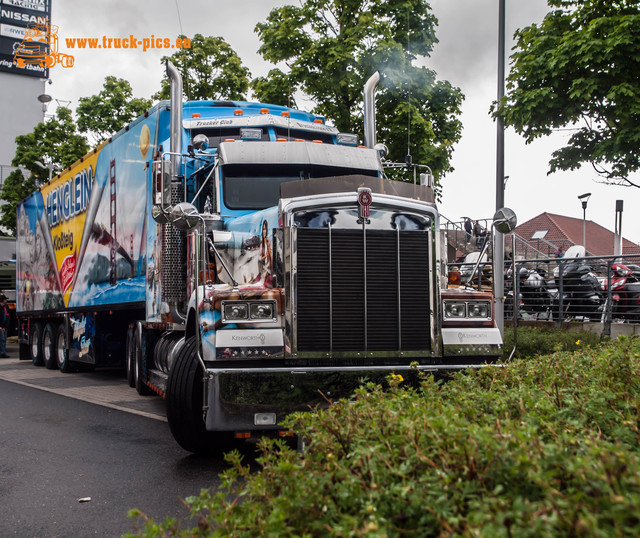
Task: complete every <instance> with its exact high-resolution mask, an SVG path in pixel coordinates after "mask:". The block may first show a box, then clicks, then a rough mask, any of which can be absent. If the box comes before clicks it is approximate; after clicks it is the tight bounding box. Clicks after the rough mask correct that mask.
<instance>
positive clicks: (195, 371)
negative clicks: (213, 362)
mask: <svg viewBox="0 0 640 538" xmlns="http://www.w3.org/2000/svg"><path fill="white" fill-rule="evenodd" d="M202 376H203V372H202V367H201V366H200V363H199V361H198V359H197V357H196V338H195V336H191V337H190V338H187V339H186V340H185V343H184V345H183V346H181V348H180V349H179V351H178V352H177V353H176V357H175V360H174V361H173V365H172V366H171V370H170V371H169V379H168V381H167V395H166V401H167V421H168V422H169V428H170V430H171V433H172V434H173V437H174V439H175V440H176V441H177V442H178V444H179V445H180V446H181V447H182V448H184V449H185V450H188V451H189V452H195V453H199V452H204V451H206V450H207V449H209V448H213V445H212V440H213V434H211V433H210V432H207V430H206V428H205V424H204V420H203V417H202ZM222 435H224V434H222Z"/></svg>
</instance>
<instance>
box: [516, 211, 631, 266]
mask: <svg viewBox="0 0 640 538" xmlns="http://www.w3.org/2000/svg"><path fill="white" fill-rule="evenodd" d="M513 232H514V233H515V234H516V238H517V239H519V240H520V241H518V242H517V244H518V246H517V247H516V249H517V251H518V253H520V251H521V250H526V249H531V251H532V252H531V253H532V254H534V253H535V252H536V251H537V254H539V255H545V256H549V257H553V256H554V255H555V254H556V252H557V250H562V251H563V252H566V251H567V249H568V248H570V247H571V246H573V245H582V239H583V220H582V219H576V218H573V217H565V216H563V215H554V214H552V213H542V214H541V215H538V216H537V217H534V218H532V219H530V220H528V221H526V222H524V223H522V224H520V225H519V226H517V227H516V228H515V230H514V231H513ZM586 243H587V244H586V245H584V247H585V249H586V251H587V256H612V255H613V254H614V244H615V234H614V233H613V232H612V231H611V230H607V229H606V228H605V227H604V226H600V225H599V224H598V223H596V222H593V221H591V220H587V221H586ZM622 254H640V245H637V244H636V243H633V242H631V241H629V240H627V239H624V238H623V240H622ZM527 257H529V256H527Z"/></svg>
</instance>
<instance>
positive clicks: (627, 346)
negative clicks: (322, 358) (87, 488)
mask: <svg viewBox="0 0 640 538" xmlns="http://www.w3.org/2000/svg"><path fill="white" fill-rule="evenodd" d="M639 379H640V340H638V339H632V338H622V339H620V340H618V341H616V342H612V343H607V344H605V345H603V346H602V347H600V348H598V349H592V348H588V349H586V350H584V351H579V352H573V353H570V352H566V351H563V352H556V353H554V354H552V355H548V356H541V357H538V358H537V359H536V360H516V361H513V362H512V363H510V364H509V365H508V366H507V367H504V368H497V367H488V368H483V369H480V370H474V371H467V372H464V373H461V374H458V375H455V376H454V377H453V378H452V379H450V380H448V381H447V382H442V381H437V380H435V379H434V378H433V377H431V376H425V377H424V378H423V379H422V381H421V383H420V386H419V387H417V388H411V387H405V385H406V382H405V381H403V380H402V378H401V377H400V376H392V377H391V378H389V384H390V387H388V388H386V389H383V388H382V387H380V386H378V385H374V384H366V385H364V386H363V387H362V388H360V389H358V391H357V392H356V394H355V398H354V401H352V402H346V401H339V402H335V403H334V404H333V405H331V407H330V408H328V409H325V410H320V411H318V412H316V413H302V414H297V415H295V416H292V417H291V420H290V425H291V427H292V428H294V429H295V431H296V432H297V433H298V434H299V435H300V436H302V438H304V439H305V441H306V450H305V451H304V453H302V454H301V453H298V452H296V451H294V450H292V449H290V448H288V447H287V446H286V445H285V444H283V443H282V442H281V441H274V440H267V439H265V440H263V441H262V442H261V450H262V452H261V456H260V458H259V460H258V461H259V463H260V464H261V469H260V470H259V471H257V472H251V471H250V470H249V468H248V466H245V465H243V463H242V461H241V458H240V456H239V454H238V453H237V452H232V453H230V454H229V455H228V456H227V458H228V461H229V462H230V464H231V465H230V468H229V469H228V470H227V471H226V472H225V473H224V474H223V483H222V486H221V488H220V489H218V490H217V491H212V490H203V491H202V493H201V495H200V496H198V497H193V498H190V499H187V503H188V504H189V506H190V508H191V510H192V513H193V516H194V518H195V520H194V525H195V526H194V527H193V528H191V529H188V530H178V529H177V527H176V524H175V522H174V521H172V520H167V521H166V522H164V523H156V522H154V521H150V520H147V519H146V518H145V517H144V515H142V514H139V513H137V512H135V511H134V513H133V514H134V515H138V516H140V517H141V521H143V522H144V525H143V528H142V529H141V531H140V532H141V534H144V535H147V536H167V535H181V536H209V535H216V536H218V535H219V536H227V535H233V536H256V535H257V536H294V535H295V536H317V535H329V536H363V535H367V536H409V535H420V536H438V535H443V534H444V535H449V534H460V535H481V536H511V535H516V536H541V535H549V536H571V535H574V536H576V535H590V536H617V535H635V536H637V535H640V478H639V477H640V451H639V446H640V422H639V419H638V414H639V410H640V382H639Z"/></svg>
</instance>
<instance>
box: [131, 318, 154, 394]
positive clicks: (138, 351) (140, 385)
mask: <svg viewBox="0 0 640 538" xmlns="http://www.w3.org/2000/svg"><path fill="white" fill-rule="evenodd" d="M133 349H134V358H133V364H134V366H135V369H134V376H133V377H134V381H135V382H134V385H135V387H136V391H137V392H138V394H140V396H148V395H149V394H151V389H150V388H149V387H147V385H146V383H145V382H144V380H143V379H142V335H141V334H140V329H139V328H136V330H135V331H134V333H133Z"/></svg>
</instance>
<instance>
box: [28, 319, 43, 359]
mask: <svg viewBox="0 0 640 538" xmlns="http://www.w3.org/2000/svg"><path fill="white" fill-rule="evenodd" d="M29 356H30V357H31V362H32V363H33V364H34V366H43V365H44V361H43V360H42V324H41V323H39V322H37V321H36V322H35V323H33V324H32V325H31V327H30V328H29Z"/></svg>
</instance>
